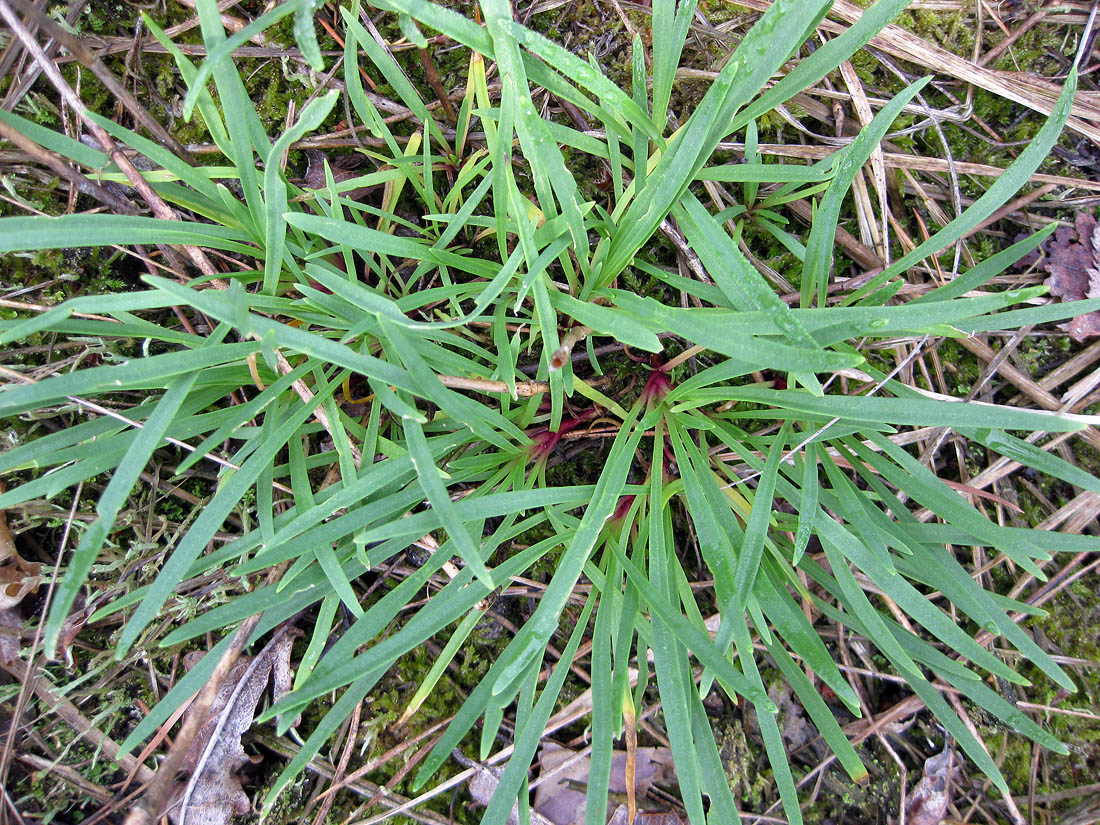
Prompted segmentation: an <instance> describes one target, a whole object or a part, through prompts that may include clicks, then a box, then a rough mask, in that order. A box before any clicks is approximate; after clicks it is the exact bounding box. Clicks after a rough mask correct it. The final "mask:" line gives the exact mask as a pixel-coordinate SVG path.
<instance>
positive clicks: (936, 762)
mask: <svg viewBox="0 0 1100 825" xmlns="http://www.w3.org/2000/svg"><path fill="white" fill-rule="evenodd" d="M955 769H956V764H955V759H954V754H953V753H952V752H951V746H950V745H948V746H947V747H945V748H944V749H943V752H942V753H937V754H936V755H935V756H933V757H930V758H929V759H927V760H926V761H925V763H924V776H923V777H922V778H921V781H920V782H918V783H917V787H916V788H915V789H914V790H913V795H912V796H910V797H909V804H908V805H906V806H905V821H906V822H907V823H909V825H940V823H941V822H942V821H943V818H944V817H945V816H946V815H947V806H948V805H949V804H951V779H952V775H953V774H954V772H955Z"/></svg>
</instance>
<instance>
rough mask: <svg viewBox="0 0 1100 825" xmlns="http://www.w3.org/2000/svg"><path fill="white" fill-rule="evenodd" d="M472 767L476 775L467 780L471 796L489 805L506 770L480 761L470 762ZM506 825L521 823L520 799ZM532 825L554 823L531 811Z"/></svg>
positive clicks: (549, 824) (484, 804)
mask: <svg viewBox="0 0 1100 825" xmlns="http://www.w3.org/2000/svg"><path fill="white" fill-rule="evenodd" d="M470 767H471V768H472V769H473V771H474V775H473V776H471V777H470V778H469V779H468V780H467V781H466V787H467V788H468V789H469V791H470V797H471V798H472V799H473V800H474V802H476V803H477V804H478V805H482V806H484V807H488V806H489V801H490V800H491V799H492V798H493V793H494V792H495V791H496V789H497V785H499V784H500V775H501V774H502V773H503V772H504V769H503V768H489V767H486V766H485V765H482V764H480V763H470ZM506 825H519V801H518V800H517V801H516V802H515V804H513V805H512V810H511V811H510V812H509V813H508V819H507V820H506ZM531 825H553V823H552V822H550V821H549V820H548V819H546V817H544V816H542V815H541V814H540V813H539V812H538V811H531Z"/></svg>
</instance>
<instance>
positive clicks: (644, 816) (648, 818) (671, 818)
mask: <svg viewBox="0 0 1100 825" xmlns="http://www.w3.org/2000/svg"><path fill="white" fill-rule="evenodd" d="M607 825H630V814H629V812H628V811H627V809H626V805H620V806H619V807H618V808H616V809H615V812H614V813H613V814H611V819H609V820H608V821H607ZM634 825H684V820H682V819H680V817H678V816H677V815H676V814H674V813H671V812H664V813H658V812H656V811H639V812H638V815H637V816H636V817H634Z"/></svg>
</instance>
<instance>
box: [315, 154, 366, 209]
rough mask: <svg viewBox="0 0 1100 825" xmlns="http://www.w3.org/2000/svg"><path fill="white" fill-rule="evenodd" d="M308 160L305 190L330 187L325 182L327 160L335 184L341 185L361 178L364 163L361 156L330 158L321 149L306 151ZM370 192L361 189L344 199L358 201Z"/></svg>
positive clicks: (364, 188) (345, 194)
mask: <svg viewBox="0 0 1100 825" xmlns="http://www.w3.org/2000/svg"><path fill="white" fill-rule="evenodd" d="M306 160H307V161H308V164H307V166H306V173H305V175H304V176H303V178H302V187H303V188H304V189H324V188H325V186H327V185H328V184H327V182H326V180H325V161H326V160H327V161H328V165H329V169H331V170H332V180H333V183H341V182H343V181H346V180H350V179H351V178H355V177H359V174H360V173H359V171H358V168H359V165H360V163H362V158H361V157H360V156H359V155H339V156H337V157H331V158H330V157H328V156H327V155H325V153H324V152H322V151H321V150H320V149H306ZM369 191H370V189H369V187H360V188H358V189H352V190H351V191H349V192H345V193H344V197H346V198H351V199H352V200H358V199H359V198H361V197H362V196H363V195H365V194H366V193H367V192H369Z"/></svg>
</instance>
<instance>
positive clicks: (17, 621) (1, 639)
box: [0, 607, 23, 665]
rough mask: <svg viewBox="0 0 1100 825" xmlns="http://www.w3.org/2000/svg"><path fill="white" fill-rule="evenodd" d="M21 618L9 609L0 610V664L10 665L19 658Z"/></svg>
mask: <svg viewBox="0 0 1100 825" xmlns="http://www.w3.org/2000/svg"><path fill="white" fill-rule="evenodd" d="M22 629H23V617H22V616H20V615H19V611H18V610H15V609H14V608H11V607H5V608H3V609H2V610H0V662H3V663H4V664H5V665H10V664H11V663H12V662H14V661H15V660H16V659H18V658H19V648H20V647H21V640H20V632H21V631H22Z"/></svg>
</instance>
